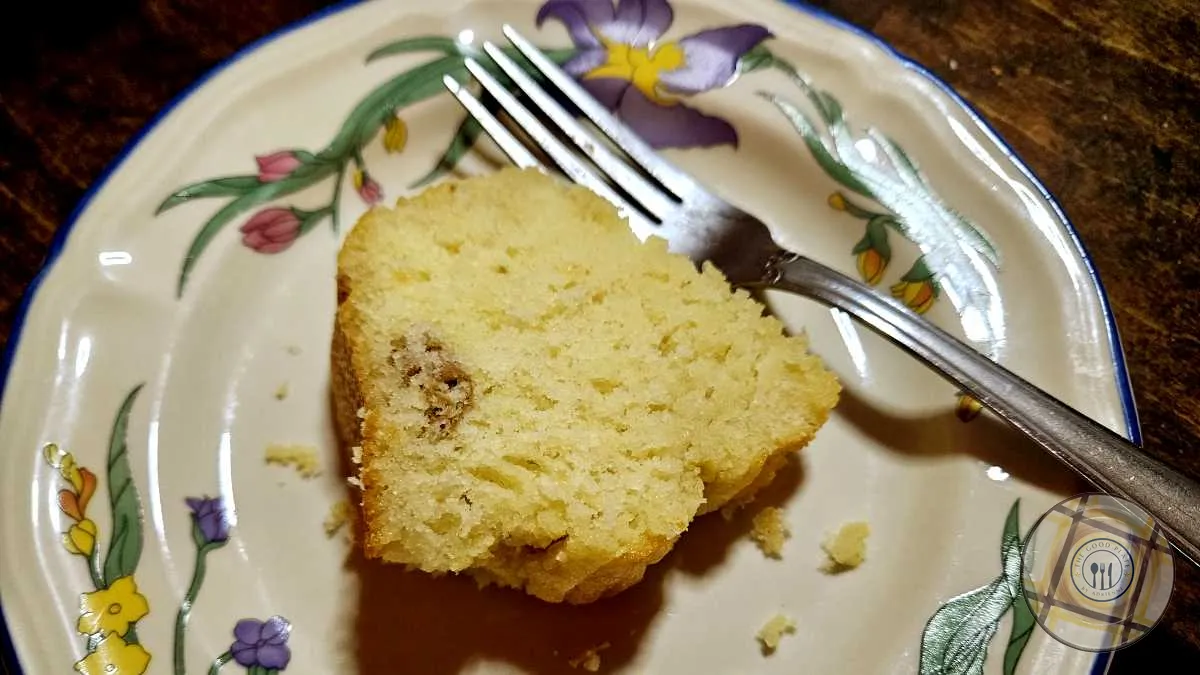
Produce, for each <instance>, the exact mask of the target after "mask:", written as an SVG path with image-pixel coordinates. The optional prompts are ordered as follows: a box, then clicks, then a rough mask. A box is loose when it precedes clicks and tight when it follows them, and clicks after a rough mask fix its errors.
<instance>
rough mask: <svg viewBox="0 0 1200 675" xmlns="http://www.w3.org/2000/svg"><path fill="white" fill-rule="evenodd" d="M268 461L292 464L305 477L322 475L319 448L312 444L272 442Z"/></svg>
mask: <svg viewBox="0 0 1200 675" xmlns="http://www.w3.org/2000/svg"><path fill="white" fill-rule="evenodd" d="M266 461H267V464H275V465H277V466H290V467H292V468H294V469H296V473H298V474H300V477H301V478H304V479H310V478H316V477H317V476H320V475H321V460H320V459H318V457H317V449H316V448H314V447H312V446H311V445H284V444H281V443H272V444H271V445H268V446H267V454H266Z"/></svg>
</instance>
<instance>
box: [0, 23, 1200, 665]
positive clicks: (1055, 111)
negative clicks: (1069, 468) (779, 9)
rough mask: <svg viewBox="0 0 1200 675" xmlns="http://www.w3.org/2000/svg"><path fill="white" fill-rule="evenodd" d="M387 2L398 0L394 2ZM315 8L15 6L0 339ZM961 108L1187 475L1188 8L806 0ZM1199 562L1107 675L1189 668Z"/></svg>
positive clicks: (1193, 52) (1193, 113)
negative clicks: (1081, 289) (277, 37)
mask: <svg viewBox="0 0 1200 675" xmlns="http://www.w3.org/2000/svg"><path fill="white" fill-rule="evenodd" d="M395 1H400V0H395ZM327 4H329V3H325V2H320V1H319V0H258V1H256V2H242V1H241V0H142V1H140V2H138V1H135V0H108V1H106V2H89V3H71V4H70V6H65V5H63V4H61V3H52V2H35V3H22V10H21V11H22V12H24V14H21V15H17V14H15V13H13V12H7V13H6V17H5V19H4V22H5V24H6V30H4V31H3V40H0V56H2V58H0V261H2V262H0V341H6V340H7V336H8V333H9V330H10V328H11V327H12V324H13V321H14V319H15V317H16V313H17V308H18V305H19V301H20V298H21V296H22V293H23V291H24V289H25V287H26V285H27V284H28V283H29V281H30V279H32V278H33V276H34V275H35V274H36V273H37V271H38V269H39V268H40V267H41V265H42V262H43V260H44V258H45V255H46V251H47V248H48V246H49V244H50V241H51V238H52V236H53V234H54V232H55V230H56V229H57V228H58V226H59V224H60V223H62V222H64V221H65V220H66V219H67V217H68V216H69V215H70V213H71V210H72V209H73V207H74V206H75V205H76V203H77V202H78V201H79V200H80V198H81V197H82V196H83V193H84V190H85V189H86V188H87V187H88V185H89V184H91V183H92V181H93V180H94V179H96V177H97V176H98V175H99V174H100V172H101V171H102V170H103V169H104V168H105V166H107V165H108V164H109V162H110V161H111V160H112V159H113V158H114V157H115V156H116V154H117V153H118V152H119V151H120V149H121V148H122V146H124V144H125V143H126V141H128V140H129V139H130V138H131V137H132V136H133V135H134V134H136V133H137V131H138V130H139V129H141V128H142V127H143V126H144V125H145V124H146V123H147V122H148V121H149V119H150V118H151V116H153V115H154V114H155V112H157V111H158V110H159V109H160V108H161V107H162V106H163V105H165V104H166V103H167V102H168V101H169V100H170V99H171V98H172V97H173V96H174V95H176V94H178V93H179V92H180V91H181V90H183V89H184V88H185V87H186V86H187V85H188V84H189V83H190V82H192V81H193V80H195V79H196V78H197V77H199V76H200V75H202V74H203V73H205V72H206V71H208V70H209V69H210V68H212V67H213V66H214V65H216V64H217V63H218V62H219V61H221V60H222V59H224V58H225V57H227V56H229V55H230V54H231V53H232V52H234V51H235V50H236V49H238V48H239V47H241V46H243V45H245V44H246V43H248V42H250V41H252V40H254V39H256V38H258V37H260V36H262V35H265V34H267V33H268V32H271V31H273V30H274V29H276V28H278V27H280V26H282V25H284V24H286V23H289V22H291V21H294V20H297V19H300V18H302V17H304V16H306V15H307V14H310V13H312V12H314V11H316V10H318V9H320V8H321V7H322V6H324V5H327ZM815 4H817V5H820V6H822V7H824V8H826V9H828V10H830V11H832V12H833V13H835V14H837V15H840V16H842V17H845V18H847V19H849V20H850V21H852V22H854V23H856V24H858V25H859V26H862V27H864V28H867V29H869V30H871V31H873V32H875V33H876V34H878V35H880V36H882V37H883V38H884V39H886V40H887V41H889V42H890V43H891V44H893V45H894V46H896V47H897V48H899V49H900V51H902V52H904V53H905V54H908V55H909V56H911V57H913V58H915V59H916V60H917V61H919V62H921V63H923V64H924V65H926V66H927V67H928V68H930V69H931V70H932V71H933V72H935V73H937V74H938V75H939V76H941V77H942V78H943V79H945V80H946V81H947V82H949V83H950V84H951V85H952V86H954V87H955V88H957V89H958V90H959V91H960V92H961V93H962V94H963V95H964V96H965V97H966V98H967V99H968V100H970V101H971V102H972V103H973V104H974V105H975V106H976V107H977V108H978V109H979V110H980V111H981V112H982V113H983V115H984V116H985V117H987V118H988V119H989V120H990V121H991V122H992V123H993V124H994V125H995V127H996V128H997V129H998V130H999V132H1000V133H1001V135H1002V136H1004V138H1005V139H1006V140H1007V141H1008V142H1009V143H1010V144H1011V145H1012V146H1013V147H1014V148H1015V149H1016V150H1017V152H1018V153H1019V154H1020V155H1021V156H1022V157H1024V158H1025V160H1026V161H1027V162H1028V163H1029V165H1030V166H1032V167H1033V169H1034V170H1035V171H1036V172H1037V173H1038V174H1039V175H1040V176H1041V178H1042V179H1043V180H1044V182H1045V183H1046V185H1047V186H1048V187H1049V188H1050V190H1051V191H1052V192H1053V193H1054V194H1055V195H1057V196H1058V197H1059V199H1060V201H1061V202H1062V204H1063V206H1064V207H1065V208H1066V210H1067V213H1068V214H1069V215H1070V216H1071V218H1072V219H1073V220H1074V222H1075V224H1076V225H1077V227H1078V229H1079V231H1080V233H1081V235H1082V237H1083V240H1084V242H1085V243H1086V245H1087V246H1088V248H1089V249H1090V251H1091V253H1092V256H1093V257H1094V259H1095V263H1096V266H1097V267H1098V268H1099V271H1100V274H1101V277H1102V278H1103V280H1104V283H1105V286H1106V287H1107V289H1108V292H1109V296H1110V298H1111V300H1112V306H1113V310H1114V312H1115V314H1116V318H1117V323H1118V325H1119V327H1120V330H1121V333H1122V336H1123V339H1124V341H1125V349H1126V354H1127V356H1128V360H1129V368H1130V371H1131V374H1132V377H1133V384H1134V389H1135V391H1136V393H1137V399H1138V404H1139V405H1138V407H1139V410H1140V412H1141V418H1142V427H1143V431H1144V434H1145V442H1146V446H1147V448H1148V449H1149V451H1150V452H1151V453H1153V454H1155V455H1157V456H1158V457H1161V458H1163V459H1164V460H1166V461H1168V462H1170V463H1172V464H1174V465H1175V466H1177V467H1179V468H1181V469H1183V470H1185V471H1187V472H1189V473H1190V474H1192V475H1193V476H1200V453H1197V450H1198V449H1200V234H1198V232H1200V171H1197V169H1200V140H1198V138H1200V30H1198V28H1197V20H1198V19H1197V17H1198V14H1197V11H1196V5H1195V0H1089V1H1088V2H1078V1H1077V0H822V1H819V2H816V3H815ZM1197 664H1200V572H1198V571H1197V570H1196V569H1194V568H1191V567H1190V566H1187V565H1179V566H1178V568H1177V582H1176V588H1175V595H1174V598H1173V600H1172V603H1171V606H1170V608H1169V610H1168V614H1167V616H1166V617H1165V618H1164V620H1163V622H1162V624H1160V626H1159V627H1158V628H1157V629H1156V630H1155V631H1154V632H1152V633H1151V634H1150V635H1149V636H1148V637H1147V638H1145V639H1144V640H1142V641H1141V642H1140V643H1138V644H1136V645H1134V646H1132V647H1130V648H1128V649H1127V650H1125V651H1123V652H1121V654H1120V655H1119V656H1118V658H1117V659H1116V661H1115V665H1114V666H1113V670H1112V671H1111V672H1113V673H1135V672H1137V673H1141V672H1159V670H1160V669H1161V670H1167V669H1169V670H1171V671H1174V672H1181V669H1182V671H1185V672H1191V671H1192V670H1193V669H1196V668H1200V666H1198V665H1197Z"/></svg>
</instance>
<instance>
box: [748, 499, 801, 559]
mask: <svg viewBox="0 0 1200 675" xmlns="http://www.w3.org/2000/svg"><path fill="white" fill-rule="evenodd" d="M789 536H791V532H788V529H787V523H785V522H783V509H781V508H779V507H776V506H768V507H767V508H765V509H763V510H762V511H759V512H758V513H757V514H755V515H754V520H753V521H751V529H750V538H751V539H753V540H754V543H755V544H758V548H759V549H760V550H761V551H762V552H763V555H765V556H767V557H769V558H782V557H783V542H784V540H786V539H787V538H788V537H789Z"/></svg>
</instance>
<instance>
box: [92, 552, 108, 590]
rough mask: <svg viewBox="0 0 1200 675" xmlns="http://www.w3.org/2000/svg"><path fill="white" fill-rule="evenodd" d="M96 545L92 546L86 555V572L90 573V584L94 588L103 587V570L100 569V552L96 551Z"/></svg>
mask: <svg viewBox="0 0 1200 675" xmlns="http://www.w3.org/2000/svg"><path fill="white" fill-rule="evenodd" d="M96 548H97V547H96V546H93V547H92V552H91V554H89V555H88V572H89V573H90V574H91V575H92V584H93V585H94V586H95V587H96V590H100V589H101V588H105V584H104V571H103V570H101V569H100V554H99V553H97V552H96Z"/></svg>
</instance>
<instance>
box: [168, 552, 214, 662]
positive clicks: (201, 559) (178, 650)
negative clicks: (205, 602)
mask: <svg viewBox="0 0 1200 675" xmlns="http://www.w3.org/2000/svg"><path fill="white" fill-rule="evenodd" d="M212 549H213V545H212V544H206V545H204V546H201V547H199V548H197V549H196V568H195V569H194V570H193V571H192V584H191V585H190V586H188V590H187V593H186V594H185V595H184V596H183V602H181V603H179V614H178V615H177V616H176V617H175V675H185V673H187V664H185V663H184V633H185V632H187V624H188V617H189V616H191V613H192V604H193V603H195V602H196V596H197V595H199V594H200V587H201V586H202V585H204V574H205V571H206V570H207V562H208V561H207V558H208V552H209V551H211V550H212Z"/></svg>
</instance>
